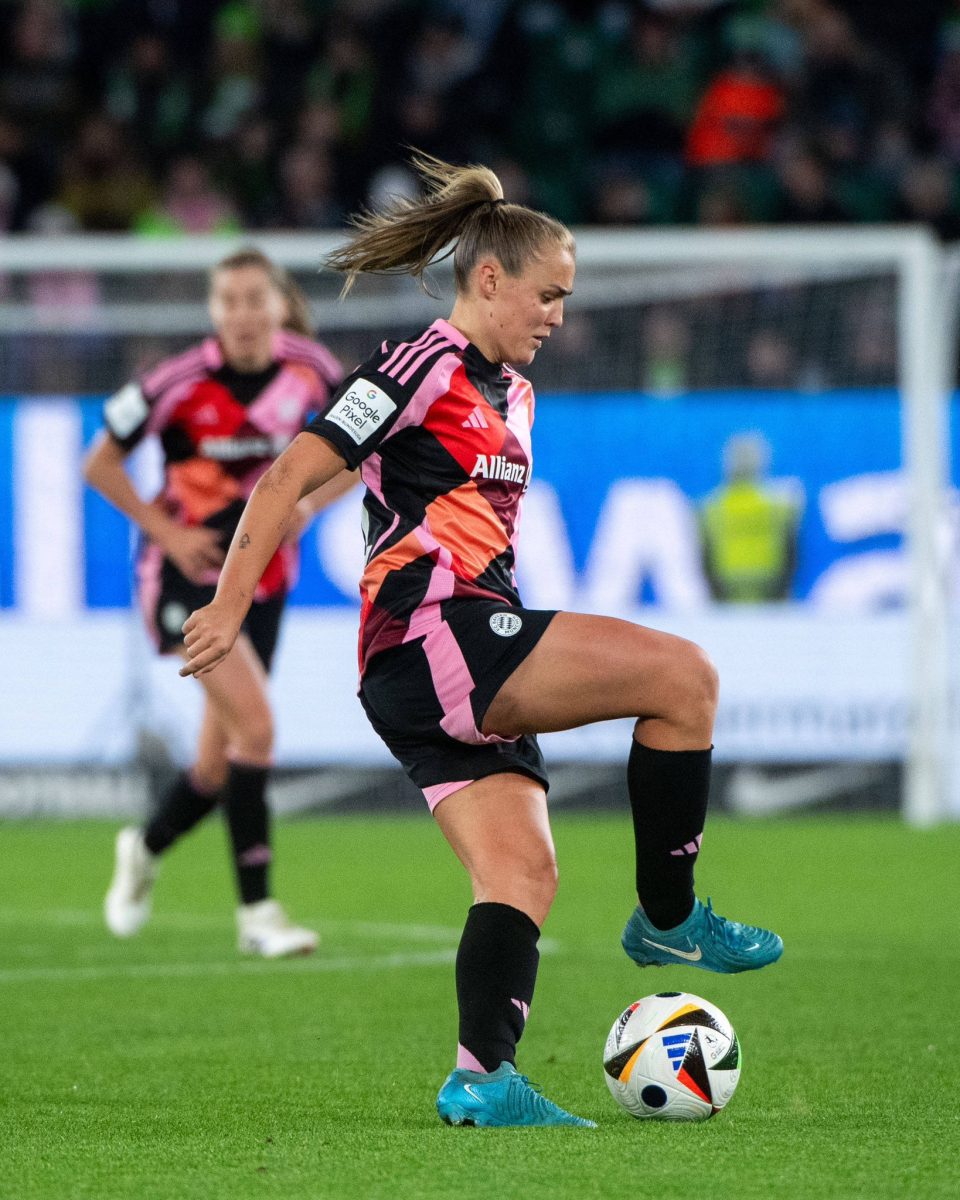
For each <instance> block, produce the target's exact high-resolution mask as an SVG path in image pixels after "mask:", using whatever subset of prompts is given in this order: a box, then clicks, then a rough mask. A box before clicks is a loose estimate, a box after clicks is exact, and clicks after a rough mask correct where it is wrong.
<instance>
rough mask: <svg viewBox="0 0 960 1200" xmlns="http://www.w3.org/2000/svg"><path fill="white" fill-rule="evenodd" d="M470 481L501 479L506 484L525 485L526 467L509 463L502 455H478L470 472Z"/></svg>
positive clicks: (522, 464)
mask: <svg viewBox="0 0 960 1200" xmlns="http://www.w3.org/2000/svg"><path fill="white" fill-rule="evenodd" d="M470 478H471V479H502V480H504V481H505V482H506V483H519V484H520V485H521V487H526V485H527V467H526V464H524V463H515V462H511V461H510V459H509V458H506V457H505V456H504V455H503V454H478V455H477V461H476V462H475V463H474V464H473V470H472V471H471V472H470Z"/></svg>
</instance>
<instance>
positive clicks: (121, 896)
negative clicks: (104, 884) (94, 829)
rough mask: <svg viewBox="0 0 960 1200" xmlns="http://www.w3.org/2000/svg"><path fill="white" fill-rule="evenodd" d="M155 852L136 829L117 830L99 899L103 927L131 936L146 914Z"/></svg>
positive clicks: (153, 870)
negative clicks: (112, 857) (109, 874)
mask: <svg viewBox="0 0 960 1200" xmlns="http://www.w3.org/2000/svg"><path fill="white" fill-rule="evenodd" d="M156 877H157V856H156V855H154V854H151V853H150V851H149V850H148V849H147V847H146V846H145V845H144V842H143V834H142V833H141V832H140V830H139V829H136V828H134V827H133V826H128V827H127V828H126V829H121V830H120V832H119V833H118V834H117V844H116V862H115V865H114V868H113V879H112V880H111V882H110V890H109V891H108V892H107V895H106V898H105V899H104V902H103V915H104V918H105V920H106V922H107V928H108V929H109V930H110V932H111V933H113V934H115V935H116V936H117V937H121V938H127V937H133V935H134V934H135V933H138V932H139V930H140V929H141V928H142V927H143V925H144V924H145V923H146V921H147V918H148V917H149V916H150V906H151V898H152V893H153V881H154V880H155V879H156Z"/></svg>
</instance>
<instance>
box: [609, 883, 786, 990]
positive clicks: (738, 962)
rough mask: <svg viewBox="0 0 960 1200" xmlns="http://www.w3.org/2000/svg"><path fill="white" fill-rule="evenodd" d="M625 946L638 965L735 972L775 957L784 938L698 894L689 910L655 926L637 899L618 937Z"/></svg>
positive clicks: (728, 973) (754, 969)
mask: <svg viewBox="0 0 960 1200" xmlns="http://www.w3.org/2000/svg"><path fill="white" fill-rule="evenodd" d="M620 940H621V942H622V943H623V948H624V950H626V952H627V954H629V956H630V957H631V958H632V959H633V961H634V962H635V963H636V964H637V966H638V967H666V966H676V965H677V964H680V965H683V964H684V963H686V964H687V966H690V967H699V968H700V969H701V970H702V971H717V972H719V973H720V974H721V975H735V974H736V973H737V972H738V971H756V970H757V969H758V968H759V967H766V966H768V965H769V964H770V963H773V962H776V961H777V959H778V958H779V957H780V955H781V954H782V953H783V942H782V941H781V939H780V938H779V937H778V936H777V934H775V933H771V932H770V930H769V929H758V928H757V927H756V926H755V925H741V924H740V922H739V921H728V920H727V918H726V917H720V916H718V915H717V914H716V913H715V912H714V911H713V905H712V904H711V902H710V901H709V900H708V901H707V906H706V908H704V906H703V905H702V904H701V903H700V901H699V900H694V902H693V912H691V914H690V916H689V917H687V919H686V920H685V921H684V922H683V923H682V924H680V925H677V926H676V927H675V928H673V929H657V927H656V925H651V924H650V922H649V921H648V920H647V917H646V914H645V913H644V911H643V909H642V908H640V906H639V905H638V906H637V908H636V910H635V911H634V912H633V914H632V916H631V917H630V920H629V921H628V922H627V927H626V929H624V931H623V937H622V938H621V939H620Z"/></svg>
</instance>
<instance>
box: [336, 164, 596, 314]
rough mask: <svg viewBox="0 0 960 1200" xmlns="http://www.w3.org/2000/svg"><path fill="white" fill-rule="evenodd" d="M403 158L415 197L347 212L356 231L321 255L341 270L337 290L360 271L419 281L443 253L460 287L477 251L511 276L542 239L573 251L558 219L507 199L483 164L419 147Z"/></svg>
mask: <svg viewBox="0 0 960 1200" xmlns="http://www.w3.org/2000/svg"><path fill="white" fill-rule="evenodd" d="M411 164H412V166H413V167H414V169H415V170H416V171H417V173H418V174H419V176H420V178H421V180H422V181H423V184H424V196H423V198H422V199H419V200H409V199H405V198H401V199H396V200H394V201H393V203H392V204H390V205H389V206H388V207H387V208H386V209H385V210H384V211H383V212H379V213H374V212H364V213H360V214H359V215H357V216H355V217H354V218H353V220H352V222H351V224H352V225H353V227H354V228H355V229H356V231H357V232H356V233H355V234H354V235H353V237H352V238H351V239H350V241H349V242H347V244H346V245H345V246H341V247H340V249H339V250H335V251H333V253H332V254H329V255H328V256H327V258H326V260H325V261H326V265H327V266H328V267H330V268H331V269H332V270H334V271H341V272H343V273H344V274H345V275H346V280H345V282H344V285H343V292H342V293H341V294H342V295H344V296H345V295H346V294H347V293H348V292H349V291H350V289H351V288H352V287H353V284H354V281H355V280H356V278H357V276H358V275H360V274H364V273H367V272H372V273H376V274H382V275H412V276H413V277H414V278H415V279H418V280H419V281H420V284H421V286H423V274H424V272H425V271H426V269H427V267H428V266H430V264H431V263H433V262H440V261H442V260H443V259H444V258H448V257H449V256H450V255H451V254H452V255H453V270H454V279H455V281H456V287H457V291H458V292H463V291H465V290H466V287H467V280H468V278H469V275H470V271H471V270H472V269H473V266H474V265H475V263H476V262H477V260H478V258H480V257H481V255H484V254H492V255H494V256H495V257H496V258H497V259H498V260H499V261H500V263H501V264H502V266H503V268H504V270H505V271H507V273H508V274H510V275H519V274H521V272H522V271H523V268H524V267H525V266H526V264H527V262H528V261H529V260H530V259H531V258H535V257H536V256H537V254H538V253H539V251H540V249H541V247H542V246H543V244H544V242H547V241H550V240H552V241H555V242H558V243H560V244H562V245H564V246H566V247H568V248H569V249H570V250H572V249H573V237H572V235H571V233H570V231H569V230H568V229H567V228H566V226H564V225H562V224H561V223H560V222H559V221H555V220H554V219H553V217H549V216H547V215H546V213H540V212H535V211H534V210H533V209H530V208H525V207H524V206H523V205H521V204H510V203H508V202H507V201H506V200H505V199H504V196H503V187H502V186H501V184H500V180H499V179H498V178H497V176H496V175H495V174H494V173H493V171H491V170H490V168H489V167H483V166H467V167H455V166H452V165H451V164H450V163H446V162H443V160H442V159H439V158H434V157H433V156H432V155H429V154H424V153H417V154H415V155H414V156H413V158H412V159H411ZM441 252H443V253H441Z"/></svg>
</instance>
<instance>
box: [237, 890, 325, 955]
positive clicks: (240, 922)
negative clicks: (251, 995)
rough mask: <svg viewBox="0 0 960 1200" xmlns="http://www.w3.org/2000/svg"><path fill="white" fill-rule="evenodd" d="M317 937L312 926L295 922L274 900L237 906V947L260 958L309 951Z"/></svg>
mask: <svg viewBox="0 0 960 1200" xmlns="http://www.w3.org/2000/svg"><path fill="white" fill-rule="evenodd" d="M319 940H320V939H319V938H318V937H317V935H316V934H315V933H314V932H313V930H312V929H303V928H302V927H301V926H299V925H294V924H293V923H292V922H291V920H290V918H289V917H288V916H287V914H286V913H285V912H284V911H283V909H282V907H281V906H280V905H279V904H278V903H277V901H276V900H260V901H258V902H257V903H256V904H241V905H240V907H239V908H238V909H237V949H238V950H240V952H241V953H242V954H259V955H260V957H261V958H286V957H288V956H290V955H293V954H312V953H313V952H314V950H316V948H317V942H318V941H319Z"/></svg>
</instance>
